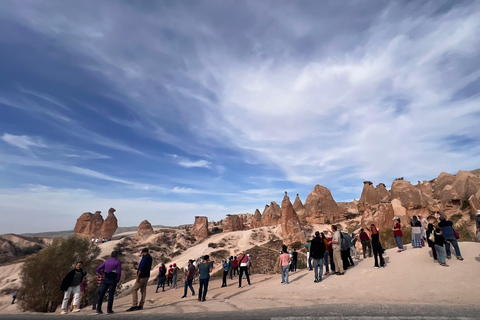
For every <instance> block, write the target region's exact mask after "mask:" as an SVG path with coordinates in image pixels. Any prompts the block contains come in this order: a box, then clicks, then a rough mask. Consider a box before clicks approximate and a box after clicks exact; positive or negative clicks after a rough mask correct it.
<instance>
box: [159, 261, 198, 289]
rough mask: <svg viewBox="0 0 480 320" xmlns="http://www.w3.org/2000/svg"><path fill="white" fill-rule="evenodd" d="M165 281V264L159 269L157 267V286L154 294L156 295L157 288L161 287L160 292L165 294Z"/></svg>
mask: <svg viewBox="0 0 480 320" xmlns="http://www.w3.org/2000/svg"><path fill="white" fill-rule="evenodd" d="M166 279H167V267H165V264H163V263H162V264H161V265H160V267H158V284H157V290H156V291H155V293H158V288H160V287H162V292H165V281H166ZM192 280H193V278H192Z"/></svg>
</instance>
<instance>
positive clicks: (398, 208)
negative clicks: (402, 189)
mask: <svg viewBox="0 0 480 320" xmlns="http://www.w3.org/2000/svg"><path fill="white" fill-rule="evenodd" d="M392 209H393V214H394V216H396V217H399V218H400V220H401V221H402V223H410V217H409V216H408V214H407V209H406V208H405V207H404V206H402V202H401V201H400V200H399V199H393V200H392ZM392 219H393V218H392Z"/></svg>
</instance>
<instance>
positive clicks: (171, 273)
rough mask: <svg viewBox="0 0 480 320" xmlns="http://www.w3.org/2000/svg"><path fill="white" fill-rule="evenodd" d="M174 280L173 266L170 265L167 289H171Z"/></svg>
mask: <svg viewBox="0 0 480 320" xmlns="http://www.w3.org/2000/svg"><path fill="white" fill-rule="evenodd" d="M172 280H173V265H169V266H168V273H167V287H170V284H171V283H172Z"/></svg>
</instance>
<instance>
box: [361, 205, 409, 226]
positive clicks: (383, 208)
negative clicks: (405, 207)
mask: <svg viewBox="0 0 480 320" xmlns="http://www.w3.org/2000/svg"><path fill="white" fill-rule="evenodd" d="M397 212H398V210H397ZM405 214H406V213H405ZM394 216H395V213H394V210H393V206H392V204H391V203H379V204H377V205H375V206H371V207H368V208H367V210H365V212H364V213H363V215H362V220H361V224H362V226H363V227H364V228H368V227H369V226H370V225H371V224H372V223H374V224H375V225H376V226H377V228H379V229H380V230H382V229H384V228H391V227H392V224H393V217H394ZM400 219H401V218H400Z"/></svg>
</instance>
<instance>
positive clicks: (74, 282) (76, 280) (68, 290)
mask: <svg viewBox="0 0 480 320" xmlns="http://www.w3.org/2000/svg"><path fill="white" fill-rule="evenodd" d="M82 267H83V262H82V261H79V262H77V264H76V265H75V269H73V270H72V271H70V272H69V273H67V275H66V276H65V278H63V281H62V285H61V286H60V291H64V292H65V294H64V296H63V302H62V312H61V314H67V312H68V309H67V308H68V300H70V296H71V294H72V293H73V310H72V312H79V311H80V308H78V305H79V302H80V301H79V300H80V283H81V282H82V281H83V278H84V277H85V276H86V272H84V271H83V269H82Z"/></svg>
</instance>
